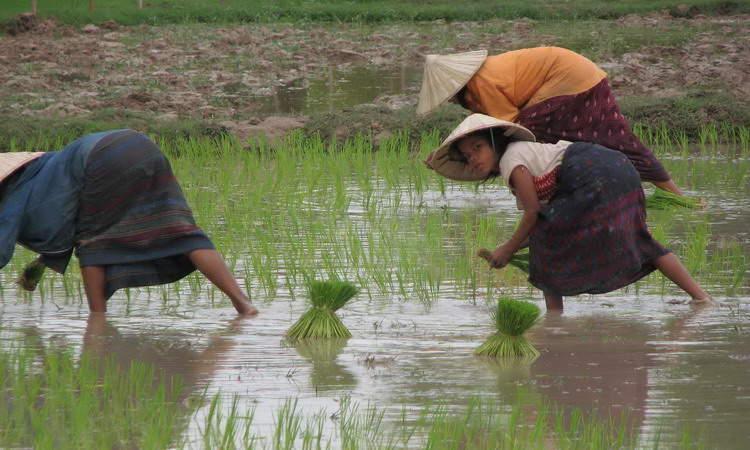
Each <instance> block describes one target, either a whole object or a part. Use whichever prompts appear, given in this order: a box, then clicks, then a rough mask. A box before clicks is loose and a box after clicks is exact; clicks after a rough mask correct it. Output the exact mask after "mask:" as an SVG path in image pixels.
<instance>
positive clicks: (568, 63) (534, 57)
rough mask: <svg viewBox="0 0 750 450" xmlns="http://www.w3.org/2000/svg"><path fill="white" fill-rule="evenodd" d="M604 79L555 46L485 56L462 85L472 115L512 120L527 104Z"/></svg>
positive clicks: (575, 91)
mask: <svg viewBox="0 0 750 450" xmlns="http://www.w3.org/2000/svg"><path fill="white" fill-rule="evenodd" d="M606 76H607V74H606V72H604V71H603V70H601V69H600V68H599V67H597V65H596V64H594V63H593V62H591V61H590V60H589V59H587V58H586V57H584V56H582V55H579V54H578V53H575V52H573V51H570V50H567V49H564V48H559V47H536V48H527V49H522V50H515V51H512V52H507V53H501V54H499V55H495V56H488V57H487V59H486V60H485V62H484V64H482V67H480V69H479V70H478V71H477V73H476V74H474V76H473V77H472V78H471V79H470V80H469V82H468V83H467V84H466V89H467V91H468V94H469V95H467V98H466V100H467V103H468V106H469V107H470V109H471V110H472V111H474V112H479V113H482V114H487V115H489V116H493V117H496V118H498V119H502V120H508V121H514V120H515V119H516V116H518V113H519V112H520V111H521V110H522V109H524V108H526V107H528V106H531V105H534V104H537V103H539V102H542V101H544V100H547V99H549V98H552V97H557V96H560V95H572V94H578V93H581V92H583V91H586V90H588V89H591V88H592V87H594V86H596V85H597V84H598V83H599V82H600V81H601V80H602V79H604V78H605V77H606Z"/></svg>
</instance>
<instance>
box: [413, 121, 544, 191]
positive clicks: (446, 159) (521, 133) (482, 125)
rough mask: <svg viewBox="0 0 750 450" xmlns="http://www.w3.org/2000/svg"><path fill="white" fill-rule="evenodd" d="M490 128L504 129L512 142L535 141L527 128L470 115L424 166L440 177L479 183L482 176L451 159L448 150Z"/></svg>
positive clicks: (430, 156)
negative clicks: (470, 136) (461, 140)
mask: <svg viewBox="0 0 750 450" xmlns="http://www.w3.org/2000/svg"><path fill="white" fill-rule="evenodd" d="M490 128H504V129H505V132H504V133H503V134H504V135H505V136H508V137H510V138H511V139H512V140H514V141H531V142H534V141H536V138H535V137H534V133H532V132H531V131H529V130H528V129H527V128H525V127H523V126H521V125H519V124H517V123H513V122H508V121H505V120H500V119H495V118H494V117H490V116H487V115H484V114H472V115H470V116H469V117H467V118H466V119H464V120H463V122H461V123H460V124H459V125H458V126H457V127H456V128H455V129H454V130H453V131H452V132H451V134H449V135H448V137H447V138H445V140H444V141H443V143H442V144H440V147H438V148H437V149H435V150H434V151H433V152H432V153H430V154H429V155H428V156H427V159H426V160H425V161H424V163H425V165H426V166H427V167H429V168H430V169H432V170H434V171H435V172H437V173H439V174H440V175H442V176H444V177H446V178H450V179H451V180H457V181H479V180H483V179H484V176H482V175H479V174H477V173H475V172H474V171H473V170H472V169H471V167H469V165H468V164H467V163H466V162H464V161H457V160H455V159H451V157H450V148H451V145H453V144H454V143H455V142H456V141H458V140H459V139H461V138H463V137H465V136H468V135H469V134H471V133H474V132H477V131H481V130H488V129H490Z"/></svg>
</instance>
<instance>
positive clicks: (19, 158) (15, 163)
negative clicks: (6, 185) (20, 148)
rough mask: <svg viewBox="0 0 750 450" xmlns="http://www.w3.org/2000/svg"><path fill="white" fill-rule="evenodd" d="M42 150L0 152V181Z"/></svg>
mask: <svg viewBox="0 0 750 450" xmlns="http://www.w3.org/2000/svg"><path fill="white" fill-rule="evenodd" d="M43 154H44V152H9V153H0V183H2V182H3V181H5V179H6V178H8V177H9V176H11V175H13V173H14V172H15V171H16V170H18V169H20V168H21V167H23V166H25V165H26V164H28V163H29V162H31V161H33V160H35V159H37V158H39V157H40V156H42V155H43Z"/></svg>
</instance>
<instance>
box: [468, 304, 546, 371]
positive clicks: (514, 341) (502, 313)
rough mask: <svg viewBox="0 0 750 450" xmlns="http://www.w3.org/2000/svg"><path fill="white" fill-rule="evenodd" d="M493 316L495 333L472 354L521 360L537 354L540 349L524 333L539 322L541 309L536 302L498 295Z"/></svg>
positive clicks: (534, 356)
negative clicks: (499, 296)
mask: <svg viewBox="0 0 750 450" xmlns="http://www.w3.org/2000/svg"><path fill="white" fill-rule="evenodd" d="M492 315H493V319H494V320H495V325H496V326H497V332H496V333H495V334H493V335H491V336H490V337H489V338H487V340H486V341H485V342H484V344H482V345H480V346H479V347H478V348H477V349H476V350H475V351H474V354H475V355H480V356H490V357H496V358H524V359H535V358H537V357H538V356H539V351H538V350H537V349H536V348H535V347H534V346H533V345H532V344H531V342H529V340H528V339H527V338H526V336H524V333H526V331H528V329H529V328H531V327H532V326H534V324H536V323H537V322H538V321H539V316H540V315H541V311H540V309H539V307H538V306H537V305H535V304H533V303H531V302H525V301H522V300H515V299H512V298H508V297H501V298H500V300H498V302H497V309H496V310H495V311H494V312H493V314H492Z"/></svg>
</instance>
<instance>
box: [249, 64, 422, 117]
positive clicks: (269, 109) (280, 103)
mask: <svg viewBox="0 0 750 450" xmlns="http://www.w3.org/2000/svg"><path fill="white" fill-rule="evenodd" d="M420 77H421V69H420V68H417V67H410V66H402V67H401V68H395V69H393V68H382V69H371V68H369V67H354V68H351V69H347V70H337V69H335V68H333V67H331V68H330V69H329V70H328V72H327V75H326V77H325V78H321V79H313V80H307V79H304V78H298V79H296V80H294V81H292V82H291V83H289V84H287V85H285V86H281V87H279V88H278V89H276V92H275V93H274V94H273V95H271V96H263V97H257V98H256V99H255V100H256V101H257V104H258V107H257V108H258V109H257V110H256V112H257V113H259V114H310V113H312V112H325V111H334V110H340V109H344V108H350V107H352V106H356V105H361V104H364V103H371V102H373V101H374V100H375V99H377V98H379V97H383V96H389V95H402V94H405V93H407V91H408V90H409V88H410V87H413V86H417V81H418V80H419V79H420Z"/></svg>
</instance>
